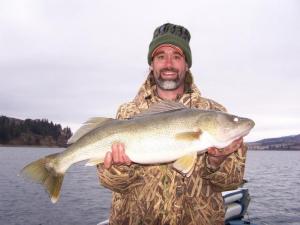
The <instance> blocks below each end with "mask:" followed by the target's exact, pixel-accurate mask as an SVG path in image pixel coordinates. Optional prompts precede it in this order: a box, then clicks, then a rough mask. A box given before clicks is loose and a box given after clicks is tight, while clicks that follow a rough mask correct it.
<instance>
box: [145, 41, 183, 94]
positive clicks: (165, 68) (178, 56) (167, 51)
mask: <svg viewBox="0 0 300 225" xmlns="http://www.w3.org/2000/svg"><path fill="white" fill-rule="evenodd" d="M151 69H152V71H153V75H154V79H155V82H156V84H157V86H158V88H160V89H162V90H166V91H167V90H168V91H172V90H176V89H178V88H179V87H184V80H185V74H186V71H187V70H188V65H187V63H186V61H185V57H184V54H183V52H182V51H181V50H180V49H178V48H174V47H171V46H162V47H159V48H158V49H157V50H156V51H155V52H154V56H153V60H152V63H151Z"/></svg>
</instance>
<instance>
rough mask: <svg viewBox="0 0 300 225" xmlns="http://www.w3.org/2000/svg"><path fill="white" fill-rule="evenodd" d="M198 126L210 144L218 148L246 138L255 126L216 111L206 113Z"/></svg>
mask: <svg viewBox="0 0 300 225" xmlns="http://www.w3.org/2000/svg"><path fill="white" fill-rule="evenodd" d="M199 122H200V121H199ZM199 124H200V129H201V131H202V132H205V133H206V134H207V136H209V138H210V141H211V143H212V144H213V145H214V146H215V147H220V148H221V147H222V148H223V147H226V146H227V145H229V144H230V143H231V142H233V141H234V140H237V139H239V138H240V137H244V136H246V135H247V134H248V133H249V132H250V130H251V129H252V128H253V127H254V125H255V123H254V121H253V120H251V119H248V118H243V117H239V116H236V115H232V114H228V113H224V112H217V111H210V112H208V113H207V115H205V117H204V118H201V122H200V123H199Z"/></svg>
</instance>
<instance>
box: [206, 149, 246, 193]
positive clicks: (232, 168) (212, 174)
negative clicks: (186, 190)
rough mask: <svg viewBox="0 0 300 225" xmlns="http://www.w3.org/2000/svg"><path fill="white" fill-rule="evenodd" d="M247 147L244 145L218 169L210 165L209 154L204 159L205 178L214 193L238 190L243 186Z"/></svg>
mask: <svg viewBox="0 0 300 225" xmlns="http://www.w3.org/2000/svg"><path fill="white" fill-rule="evenodd" d="M246 153H247V146H246V145H245V144H243V145H242V146H241V147H240V148H239V149H238V150H237V151H236V152H234V153H232V154H231V155H229V156H228V157H227V158H226V159H225V160H224V162H223V163H222V164H221V165H220V166H219V167H218V168H212V167H211V166H210V165H209V162H208V157H207V154H206V155H205V157H204V160H205V165H206V166H205V167H206V169H205V170H204V174H203V175H204V176H203V178H205V179H208V180H209V181H210V182H211V184H212V188H213V189H214V191H226V190H232V189H236V188H238V187H239V186H241V185H242V184H243V177H244V171H245V160H246Z"/></svg>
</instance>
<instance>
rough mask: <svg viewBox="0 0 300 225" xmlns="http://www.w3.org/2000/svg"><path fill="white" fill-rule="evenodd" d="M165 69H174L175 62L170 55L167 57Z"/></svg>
mask: <svg viewBox="0 0 300 225" xmlns="http://www.w3.org/2000/svg"><path fill="white" fill-rule="evenodd" d="M165 67H166V68H171V67H173V60H172V57H171V56H170V55H168V56H167V57H166V60H165Z"/></svg>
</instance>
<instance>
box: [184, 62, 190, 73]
mask: <svg viewBox="0 0 300 225" xmlns="http://www.w3.org/2000/svg"><path fill="white" fill-rule="evenodd" d="M187 71H189V65H188V64H187V63H185V72H187Z"/></svg>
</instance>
